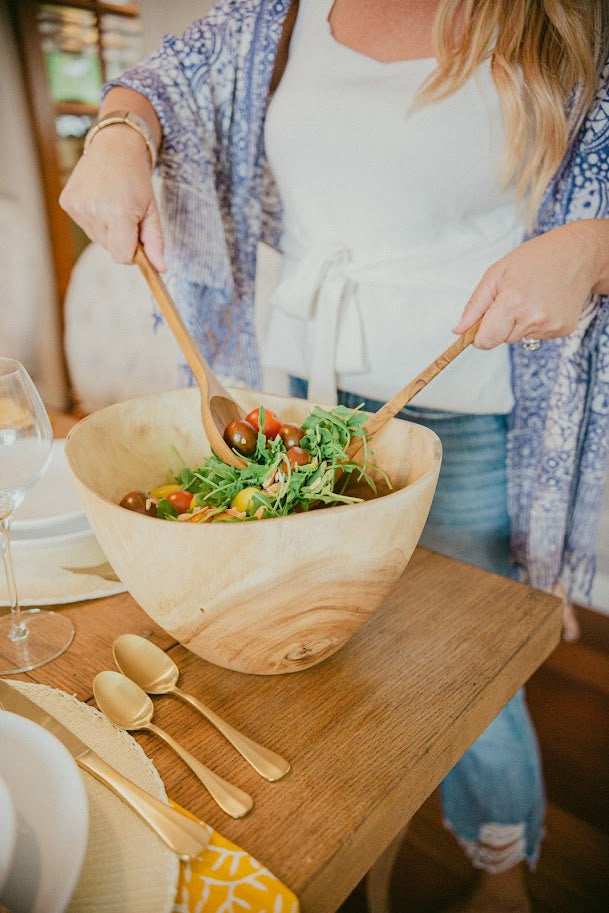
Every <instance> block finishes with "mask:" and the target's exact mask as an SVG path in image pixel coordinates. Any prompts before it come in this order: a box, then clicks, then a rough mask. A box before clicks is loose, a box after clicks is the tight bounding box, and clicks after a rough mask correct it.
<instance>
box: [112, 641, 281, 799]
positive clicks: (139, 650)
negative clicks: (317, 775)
mask: <svg viewBox="0 0 609 913" xmlns="http://www.w3.org/2000/svg"><path fill="white" fill-rule="evenodd" d="M112 654H113V656H114V662H115V663H116V665H117V666H118V668H119V669H120V670H121V672H122V673H123V675H126V676H127V678H130V679H131V680H132V681H134V682H135V683H136V684H137V685H139V686H140V688H142V689H143V690H144V691H147V692H148V694H175V696H176V697H179V698H182V700H183V701H186V702H187V703H189V704H190V705H191V706H192V707H194V708H195V710H198V711H199V713H201V714H202V715H203V716H204V717H205V719H206V720H208V722H210V723H211V724H212V726H215V727H216V729H217V730H218V731H219V732H221V733H222V735H223V736H224V737H225V738H226V739H228V741H229V742H230V743H231V745H232V746H233V747H234V748H236V749H237V751H238V752H239V754H240V755H241V756H242V757H243V758H245V760H246V761H247V762H248V763H249V764H251V765H252V767H253V768H254V770H256V771H257V772H258V773H259V774H260V776H261V777H264V778H265V780H269V781H271V782H274V781H275V780H280V779H281V777H284V776H285V775H286V774H287V773H288V771H289V770H290V764H289V762H288V761H286V760H285V758H282V757H281V755H278V754H277V753H276V752H274V751H271V750H270V748H265V747H264V746H262V745H258V744H257V742H254V740H253V739H250V738H249V737H248V736H245V735H243V733H241V732H239V731H238V730H237V729H235V728H234V727H233V726H231V725H230V724H229V723H227V722H226V720H223V719H221V718H220V717H219V716H218V714H217V713H214V711H213V710H211V709H210V708H209V707H206V706H205V704H202V703H201V701H199V700H197V698H196V697H193V696H192V694H187V693H186V692H185V691H182V690H181V688H178V685H177V681H178V677H179V675H180V670H179V669H178V667H177V666H176V664H175V663H174V661H173V660H172V658H171V657H170V656H167V654H166V653H165V651H164V650H161V648H160V647H157V645H156V644H153V643H152V641H150V640H147V639H146V638H145V637H140V636H139V634H121V635H120V637H117V638H116V640H115V641H114V644H113V645H112Z"/></svg>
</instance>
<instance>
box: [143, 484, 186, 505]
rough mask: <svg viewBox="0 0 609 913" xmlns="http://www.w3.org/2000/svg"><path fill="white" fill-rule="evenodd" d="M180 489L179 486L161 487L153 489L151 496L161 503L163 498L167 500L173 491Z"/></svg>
mask: <svg viewBox="0 0 609 913" xmlns="http://www.w3.org/2000/svg"><path fill="white" fill-rule="evenodd" d="M179 487H180V486H179V485H159V486H158V488H153V489H152V491H151V492H150V494H151V495H152V497H153V498H158V499H159V501H160V500H161V498H166V497H167V495H170V494H171V492H172V491H177V490H178V489H179Z"/></svg>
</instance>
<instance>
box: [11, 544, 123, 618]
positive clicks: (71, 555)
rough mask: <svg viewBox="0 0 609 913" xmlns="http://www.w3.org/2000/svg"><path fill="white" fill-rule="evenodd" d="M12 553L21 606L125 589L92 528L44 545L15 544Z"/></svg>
mask: <svg viewBox="0 0 609 913" xmlns="http://www.w3.org/2000/svg"><path fill="white" fill-rule="evenodd" d="M12 555H13V567H14V570H15V579H16V581H17V591H18V593H19V601H20V603H21V605H22V606H41V605H61V604H62V603H65V602H79V601H80V600H82V599H98V598H100V597H101V596H112V595H114V594H115V593H124V592H125V586H124V585H123V584H122V583H121V582H120V581H119V580H117V579H116V575H115V573H114V571H113V570H112V568H111V567H110V565H109V564H108V560H107V558H106V556H105V555H104V553H103V551H102V550H101V547H100V545H99V543H98V541H97V539H96V538H95V536H94V534H93V532H91V531H90V532H87V533H86V534H84V535H81V534H77V535H76V536H75V537H74V538H70V537H68V538H67V541H65V540H62V539H61V537H58V538H57V539H55V540H50V541H48V542H45V543H44V544H43V545H39V544H36V543H28V544H26V543H15V548H13V549H12ZM7 605H9V599H8V592H7V587H6V577H5V574H4V572H3V571H2V568H1V567H0V606H7Z"/></svg>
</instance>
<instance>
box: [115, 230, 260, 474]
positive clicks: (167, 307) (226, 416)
mask: <svg viewBox="0 0 609 913" xmlns="http://www.w3.org/2000/svg"><path fill="white" fill-rule="evenodd" d="M133 259H134V260H135V262H136V263H137V265H138V266H139V268H140V269H141V271H142V273H143V276H144V279H145V280H146V282H147V283H148V286H149V288H150V291H151V292H152V294H153V295H154V298H155V301H156V303H157V304H158V306H159V308H160V309H161V313H162V314H163V317H164V318H165V320H166V321H167V323H168V324H169V328H170V329H171V331H172V332H173V335H174V336H175V338H176V340H177V342H178V345H179V346H180V348H181V350H182V352H183V353H184V357H185V358H186V361H187V362H188V364H189V366H190V369H191V371H192V373H193V374H194V376H195V380H196V382H197V385H198V387H199V392H200V394H201V421H202V422H203V428H204V430H205V434H206V436H207V440H208V441H209V446H210V447H211V449H212V450H213V452H214V453H215V454H216V456H217V457H219V459H221V460H222V462H223V463H228V465H229V466H235V467H236V468H237V469H243V468H244V467H245V466H246V465H247V463H246V462H245V460H242V459H241V457H239V456H237V454H236V453H234V452H233V451H232V450H231V448H230V447H229V446H228V444H227V443H226V441H225V440H224V436H223V435H224V429H225V428H226V426H227V425H228V423H229V422H232V421H233V420H234V419H242V418H244V416H245V410H244V409H242V408H241V406H240V405H239V404H238V403H237V402H235V400H234V399H233V398H232V396H231V395H230V393H229V392H228V390H226V389H225V388H224V387H223V386H222V384H221V383H220V381H219V380H218V378H217V377H216V375H215V374H214V372H213V371H212V369H211V367H210V366H209V365H208V363H207V361H206V360H205V359H204V358H203V355H202V354H201V352H200V351H199V349H198V347H197V346H196V345H195V344H194V342H193V339H192V336H191V335H190V333H189V332H188V330H187V329H186V326H185V324H184V321H183V320H182V317H181V315H180V312H179V311H178V309H177V307H176V306H175V303H174V301H173V299H172V297H171V295H170V294H169V292H168V291H167V287H166V286H165V283H164V282H163V280H162V279H161V277H160V276H159V273H158V271H157V269H156V268H155V267H154V266H153V265H152V263H151V262H150V260H149V259H148V257H147V256H146V253H145V251H144V248H143V247H142V245H141V244H138V245H137V247H136V249H135V254H134V257H133Z"/></svg>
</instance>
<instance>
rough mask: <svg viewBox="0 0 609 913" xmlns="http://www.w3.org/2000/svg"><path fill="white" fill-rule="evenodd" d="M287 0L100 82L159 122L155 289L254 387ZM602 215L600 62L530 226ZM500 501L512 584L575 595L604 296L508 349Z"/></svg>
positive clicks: (608, 321)
mask: <svg viewBox="0 0 609 913" xmlns="http://www.w3.org/2000/svg"><path fill="white" fill-rule="evenodd" d="M289 6H290V0H220V2H219V3H217V5H216V6H215V7H214V9H213V10H212V11H211V12H210V13H209V15H208V16H207V17H206V18H205V19H204V20H199V21H197V22H195V23H194V24H193V25H192V26H191V27H190V28H189V29H188V30H187V31H186V32H185V34H184V35H183V36H182V37H174V36H167V37H166V38H165V39H164V41H163V42H162V44H161V46H160V47H159V49H158V51H157V52H156V53H155V54H154V55H152V56H151V57H149V58H148V59H147V60H145V61H144V62H143V63H142V64H140V65H138V66H136V67H134V68H132V69H131V70H128V71H127V72H126V73H125V74H124V75H123V76H122V77H121V79H120V80H117V81H116V82H114V83H112V85H122V86H126V87H129V88H132V89H135V90H136V91H138V92H141V93H142V94H144V95H146V96H147V97H148V98H149V99H150V101H151V102H152V104H153V106H154V108H155V109H156V111H157V114H158V117H159V120H160V122H161V126H162V129H163V143H162V147H161V150H160V156H159V165H158V168H159V171H160V175H161V178H162V186H163V200H162V204H163V218H164V222H165V224H166V225H167V226H170V229H169V230H167V231H166V232H165V237H166V243H167V256H168V262H169V265H170V275H169V277H168V284H169V286H170V288H171V291H172V293H173V294H174V296H175V298H176V300H177V301H178V302H179V304H180V307H181V309H182V313H183V315H184V318H185V320H186V322H187V324H188V326H189V329H190V330H191V332H192V333H193V335H194V337H195V338H196V339H197V341H198V343H199V345H200V346H201V349H202V351H203V352H204V354H205V356H206V358H207V359H208V360H209V361H210V363H211V364H212V365H213V367H214V369H215V370H216V371H217V372H218V373H220V374H222V375H224V376H225V377H227V378H230V379H232V380H233V381H235V382H237V383H242V384H244V385H246V386H251V387H254V388H255V387H258V386H259V385H260V379H261V370H260V362H259V354H258V350H257V343H256V330H255V319H254V318H255V315H254V279H255V272H256V251H257V246H258V242H259V241H260V240H261V239H262V240H266V241H267V242H269V243H271V244H272V245H274V246H275V247H277V246H278V244H279V238H280V235H281V206H280V203H279V199H278V196H277V192H276V189H275V186H274V184H273V181H272V177H271V175H270V174H269V170H268V167H267V163H266V160H265V155H264V145H263V127H264V118H265V113H266V106H267V100H268V91H269V84H270V80H271V75H272V71H273V65H274V61H275V53H276V49H277V44H278V42H279V37H280V35H281V30H282V26H283V22H284V19H285V16H286V13H287V11H288V9H289ZM582 218H609V62H608V65H607V66H606V67H605V70H604V72H603V74H602V78H601V80H600V83H599V88H598V92H597V95H596V99H595V101H594V104H593V105H592V107H591V109H590V110H589V112H588V115H587V117H586V119H585V121H584V123H583V125H582V127H581V129H580V131H579V133H578V135H577V137H576V138H575V140H574V142H573V143H572V145H571V147H570V149H569V151H568V154H567V156H566V157H565V160H564V162H563V164H562V166H561V168H560V169H559V171H558V173H557V175H556V176H555V179H554V180H553V182H552V183H551V185H550V187H549V188H548V190H547V192H546V195H545V198H544V200H543V202H542V205H541V207H540V211H539V213H538V218H537V221H536V225H535V230H534V232H533V234H540V233H542V232H546V231H549V230H550V229H552V228H555V227H557V226H559V225H562V224H564V223H566V222H570V221H574V220H577V219H582ZM512 367H513V386H514V394H515V400H516V406H515V408H514V410H513V413H512V415H511V416H510V431H509V445H508V500H509V512H510V520H511V528H512V546H513V556H514V560H515V562H516V564H517V566H518V567H519V568H520V570H521V574H522V577H523V579H526V580H528V581H529V582H530V583H531V584H532V585H533V586H536V587H539V588H541V589H547V590H551V589H552V588H553V587H554V586H555V585H556V584H557V582H558V581H559V580H562V581H563V583H564V584H565V585H566V587H567V591H568V592H572V591H573V590H574V589H575V590H576V592H577V593H578V595H580V596H584V597H585V596H586V595H588V594H589V592H590V589H591V586H592V580H593V575H594V550H595V542H596V536H597V529H598V519H599V513H600V506H601V501H602V494H603V489H604V480H605V475H606V470H607V461H608V458H609V297H600V296H597V297H595V298H593V299H591V301H590V302H589V304H588V306H587V308H586V309H585V311H584V313H583V314H582V317H581V320H580V324H579V326H578V328H577V330H576V331H575V332H574V333H573V334H571V335H570V336H568V337H565V338H561V339H557V340H551V341H544V342H543V343H542V345H541V346H540V348H539V349H538V350H537V351H535V352H525V351H524V349H523V347H522V346H520V345H514V346H512Z"/></svg>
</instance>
